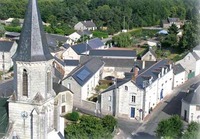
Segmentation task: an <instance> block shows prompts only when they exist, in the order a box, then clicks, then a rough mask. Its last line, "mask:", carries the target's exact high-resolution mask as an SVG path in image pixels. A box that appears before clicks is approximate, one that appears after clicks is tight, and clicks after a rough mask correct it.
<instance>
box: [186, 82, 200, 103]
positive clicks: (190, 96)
mask: <svg viewBox="0 0 200 139" xmlns="http://www.w3.org/2000/svg"><path fill="white" fill-rule="evenodd" d="M190 89H191V90H190V91H189V93H187V94H186V97H185V98H183V101H185V102H187V103H189V104H193V105H197V104H199V105H200V83H196V84H194V85H193V86H192V87H191V88H190Z"/></svg>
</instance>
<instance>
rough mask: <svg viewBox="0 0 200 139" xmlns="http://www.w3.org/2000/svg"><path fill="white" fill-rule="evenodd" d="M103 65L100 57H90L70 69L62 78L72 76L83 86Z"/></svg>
mask: <svg viewBox="0 0 200 139" xmlns="http://www.w3.org/2000/svg"><path fill="white" fill-rule="evenodd" d="M103 65H104V62H103V61H102V60H101V59H99V58H92V59H90V60H89V61H87V62H86V63H84V64H83V65H79V66H78V67H76V68H75V69H74V70H72V72H70V73H69V75H68V76H67V77H66V78H64V79H63V80H65V79H67V78H68V77H73V78H74V79H75V80H76V82H77V83H78V84H79V85H80V86H83V85H84V84H85V83H86V82H87V81H88V80H89V79H90V78H91V77H92V76H93V75H94V74H95V73H96V72H97V71H98V70H99V69H100V68H101V67H102V66H103Z"/></svg>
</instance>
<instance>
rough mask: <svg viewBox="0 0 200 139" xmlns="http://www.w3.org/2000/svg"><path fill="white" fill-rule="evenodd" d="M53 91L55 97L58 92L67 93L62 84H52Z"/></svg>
mask: <svg viewBox="0 0 200 139" xmlns="http://www.w3.org/2000/svg"><path fill="white" fill-rule="evenodd" d="M53 90H54V91H55V92H56V95H57V94H59V93H60V92H64V91H68V90H69V89H67V87H65V86H63V85H62V84H58V83H55V82H54V83H53Z"/></svg>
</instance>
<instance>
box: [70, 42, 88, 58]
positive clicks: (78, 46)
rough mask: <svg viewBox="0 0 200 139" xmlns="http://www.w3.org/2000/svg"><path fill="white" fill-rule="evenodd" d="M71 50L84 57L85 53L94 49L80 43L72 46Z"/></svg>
mask: <svg viewBox="0 0 200 139" xmlns="http://www.w3.org/2000/svg"><path fill="white" fill-rule="evenodd" d="M71 48H72V49H73V50H74V51H75V52H76V53H77V54H78V55H82V54H83V53H85V52H87V51H89V50H91V49H92V48H91V47H90V46H89V45H88V44H87V43H80V44H76V45H73V46H71Z"/></svg>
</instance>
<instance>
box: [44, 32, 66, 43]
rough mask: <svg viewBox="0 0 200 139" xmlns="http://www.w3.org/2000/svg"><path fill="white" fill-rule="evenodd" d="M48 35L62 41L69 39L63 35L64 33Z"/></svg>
mask: <svg viewBox="0 0 200 139" xmlns="http://www.w3.org/2000/svg"><path fill="white" fill-rule="evenodd" d="M46 36H49V37H51V38H53V39H55V40H56V41H60V42H66V41H67V40H68V37H66V36H63V35H58V34H48V33H47V34H46Z"/></svg>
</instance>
